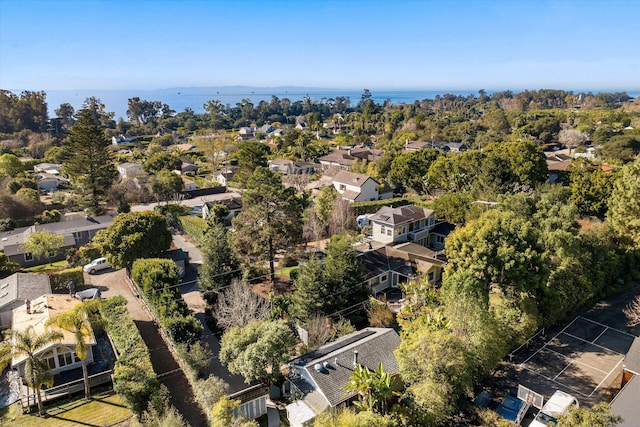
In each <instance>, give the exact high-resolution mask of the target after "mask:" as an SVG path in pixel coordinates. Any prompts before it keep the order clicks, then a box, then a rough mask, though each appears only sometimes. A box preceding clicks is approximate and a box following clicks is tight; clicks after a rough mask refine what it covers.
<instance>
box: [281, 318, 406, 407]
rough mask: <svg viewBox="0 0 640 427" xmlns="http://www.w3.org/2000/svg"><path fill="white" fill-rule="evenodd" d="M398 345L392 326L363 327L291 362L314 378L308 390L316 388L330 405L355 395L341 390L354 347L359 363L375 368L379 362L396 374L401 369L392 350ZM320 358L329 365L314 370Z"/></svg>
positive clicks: (351, 373) (351, 372) (390, 372)
mask: <svg viewBox="0 0 640 427" xmlns="http://www.w3.org/2000/svg"><path fill="white" fill-rule="evenodd" d="M399 345H400V337H399V336H398V334H397V333H396V331H394V330H393V329H389V328H365V329H363V330H361V331H356V332H354V333H352V334H349V335H346V336H344V337H342V338H340V339H338V340H336V341H334V342H332V343H329V344H325V345H323V346H322V347H320V348H318V349H317V350H314V351H312V352H310V353H306V354H303V355H302V356H300V357H299V358H297V359H294V360H293V362H292V365H293V366H294V367H295V368H298V369H303V370H305V371H306V373H307V376H308V378H310V379H311V381H312V382H313V384H310V385H311V388H310V390H313V391H316V392H318V394H320V396H318V397H322V400H324V401H326V402H327V403H328V404H329V405H330V406H337V405H339V404H340V403H342V402H344V401H346V400H348V399H350V398H352V397H353V396H355V395H356V393H354V392H350V391H346V390H342V387H344V386H345V385H346V384H347V383H348V382H349V377H351V375H353V371H354V351H357V352H358V353H357V354H358V364H359V365H362V366H364V367H366V368H368V369H370V370H374V369H377V367H378V364H382V366H383V368H384V370H385V372H387V373H389V374H391V375H395V374H398V373H399V372H400V369H399V367H398V362H397V361H396V358H395V356H394V354H393V352H394V351H395V349H396V348H398V346H399ZM323 362H328V363H329V365H328V368H324V366H323V367H322V368H321V369H320V370H317V369H316V368H315V365H316V364H318V363H319V364H321V365H322V364H323ZM314 406H316V405H314Z"/></svg>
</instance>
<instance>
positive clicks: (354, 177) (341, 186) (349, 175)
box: [332, 170, 393, 202]
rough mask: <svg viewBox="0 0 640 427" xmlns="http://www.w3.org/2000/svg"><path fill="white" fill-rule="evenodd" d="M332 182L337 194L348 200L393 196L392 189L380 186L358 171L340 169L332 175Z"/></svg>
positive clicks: (365, 200) (388, 197)
mask: <svg viewBox="0 0 640 427" xmlns="http://www.w3.org/2000/svg"><path fill="white" fill-rule="evenodd" d="M332 184H333V187H334V188H335V189H336V191H337V192H338V194H340V196H342V198H343V199H345V200H348V201H350V202H368V201H371V200H378V199H390V198H391V197H393V192H392V191H390V190H389V189H386V187H384V186H381V185H380V183H379V182H378V181H376V180H375V179H373V178H371V177H370V176H367V175H363V174H360V173H353V172H347V171H344V170H341V171H339V172H338V173H336V174H335V175H334V176H333V180H332ZM380 190H383V192H382V193H381V192H380Z"/></svg>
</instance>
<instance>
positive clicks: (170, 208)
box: [153, 204, 191, 228]
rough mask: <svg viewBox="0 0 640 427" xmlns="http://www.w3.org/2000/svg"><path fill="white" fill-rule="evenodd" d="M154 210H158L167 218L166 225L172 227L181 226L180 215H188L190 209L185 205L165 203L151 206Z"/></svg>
mask: <svg viewBox="0 0 640 427" xmlns="http://www.w3.org/2000/svg"><path fill="white" fill-rule="evenodd" d="M153 210H154V211H155V212H158V213H159V214H161V215H164V217H165V218H166V219H167V225H168V226H169V227H173V228H181V223H180V217H181V216H183V215H188V214H189V212H190V211H191V209H190V208H189V207H187V206H182V205H176V204H167V205H158V206H156V207H155V208H153Z"/></svg>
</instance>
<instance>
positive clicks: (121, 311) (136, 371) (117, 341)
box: [100, 296, 160, 415]
mask: <svg viewBox="0 0 640 427" xmlns="http://www.w3.org/2000/svg"><path fill="white" fill-rule="evenodd" d="M126 306H127V300H126V299H125V298H124V297H122V296H115V297H112V298H109V299H106V300H103V301H102V303H101V307H100V313H101V314H102V317H103V318H104V319H105V320H106V322H107V325H108V328H107V332H108V334H109V336H110V337H111V340H112V341H113V344H114V346H115V347H116V351H117V352H118V353H119V357H118V359H117V360H116V363H115V367H114V370H113V389H114V390H115V391H116V393H118V394H119V395H120V396H121V397H122V399H123V400H124V401H125V403H126V404H127V406H128V407H129V408H131V410H132V411H134V412H135V413H136V414H138V415H140V414H142V412H143V411H144V410H145V409H147V405H148V403H149V401H150V400H152V399H153V398H154V397H155V396H156V395H157V394H158V393H159V392H160V382H159V381H158V379H157V378H156V375H155V373H154V371H153V366H152V364H151V358H150V357H149V350H148V349H147V346H146V345H145V344H144V341H143V340H142V337H141V336H140V332H138V328H136V325H135V323H133V320H132V319H131V316H130V315H129V312H128V311H127V307H126Z"/></svg>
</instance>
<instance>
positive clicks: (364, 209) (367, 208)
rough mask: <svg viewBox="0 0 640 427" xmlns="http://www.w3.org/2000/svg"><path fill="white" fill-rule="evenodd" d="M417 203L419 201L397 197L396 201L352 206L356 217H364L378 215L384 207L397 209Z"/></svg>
mask: <svg viewBox="0 0 640 427" xmlns="http://www.w3.org/2000/svg"><path fill="white" fill-rule="evenodd" d="M416 201H419V200H412V199H407V198H405V197H396V198H394V199H385V200H374V201H371V202H356V203H354V204H352V205H351V206H352V207H353V210H354V211H355V213H356V215H364V214H371V213H376V212H377V211H378V209H380V208H381V207H383V206H391V207H393V208H397V207H398V206H404V205H410V204H414V203H415V202H416Z"/></svg>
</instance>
